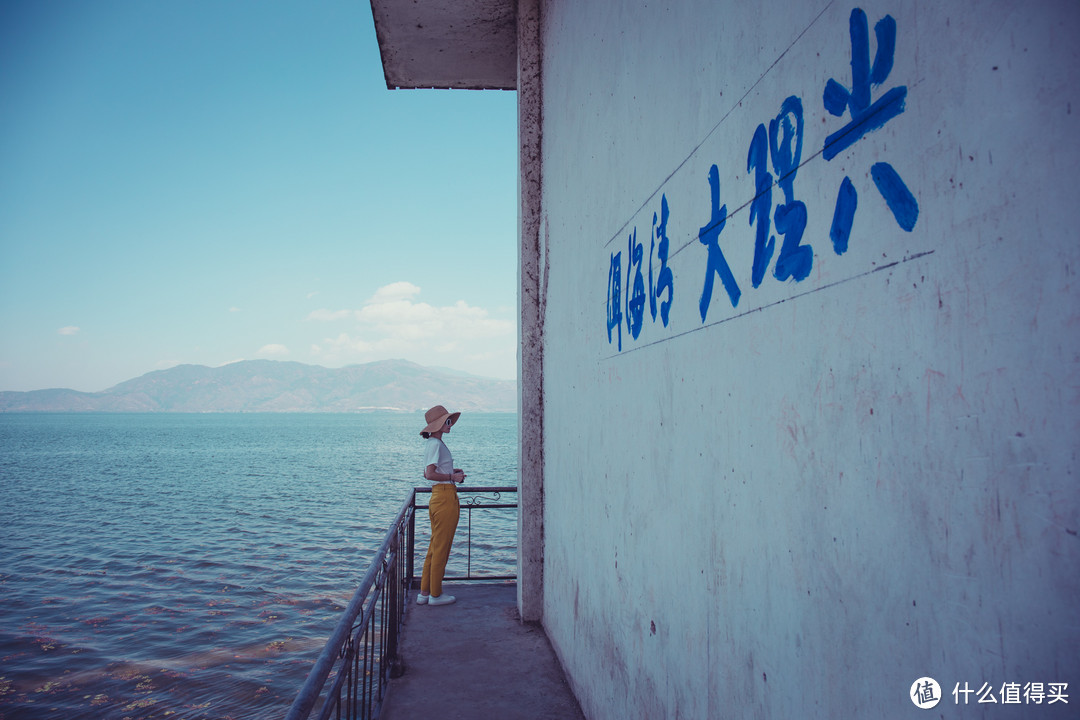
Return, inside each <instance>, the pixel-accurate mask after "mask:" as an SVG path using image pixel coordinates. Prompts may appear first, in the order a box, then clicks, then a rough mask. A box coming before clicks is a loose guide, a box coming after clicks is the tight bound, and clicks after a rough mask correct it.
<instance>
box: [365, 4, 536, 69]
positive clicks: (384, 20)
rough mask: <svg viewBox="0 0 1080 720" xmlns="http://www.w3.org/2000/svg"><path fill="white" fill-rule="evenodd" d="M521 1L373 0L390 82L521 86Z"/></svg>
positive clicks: (380, 49)
mask: <svg viewBox="0 0 1080 720" xmlns="http://www.w3.org/2000/svg"><path fill="white" fill-rule="evenodd" d="M516 7H517V2H516V0H371V15H372V17H373V18H374V19H375V35H376V37H377V38H378V40H379V53H380V54H381V55H382V64H383V74H384V75H385V76H386V87H388V88H390V89H394V88H460V89H467V90H514V89H516V88H517V11H516Z"/></svg>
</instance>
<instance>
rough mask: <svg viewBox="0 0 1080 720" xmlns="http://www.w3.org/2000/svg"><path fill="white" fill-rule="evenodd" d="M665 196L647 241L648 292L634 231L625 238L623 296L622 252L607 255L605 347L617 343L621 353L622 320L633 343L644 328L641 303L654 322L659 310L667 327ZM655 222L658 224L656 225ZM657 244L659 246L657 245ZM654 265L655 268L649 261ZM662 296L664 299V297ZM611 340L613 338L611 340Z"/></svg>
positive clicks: (670, 280)
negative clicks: (606, 342) (646, 305)
mask: <svg viewBox="0 0 1080 720" xmlns="http://www.w3.org/2000/svg"><path fill="white" fill-rule="evenodd" d="M670 216H671V211H670V210H669V208H668V200H667V195H663V196H661V198H660V215H659V218H658V217H657V215H656V213H653V219H652V230H651V231H650V240H649V263H648V265H649V267H648V288H647V289H646V287H645V243H643V242H638V238H637V228H636V227H635V228H634V229H633V230H632V231H631V232H630V234H629V235H628V236H627V240H626V243H627V247H626V258H627V262H626V285H625V287H626V292H625V294H624V293H623V287H624V286H623V267H622V256H623V254H622V251H619V252H617V253H611V254H610V255H609V258H608V281H607V282H608V285H607V338H608V344H609V345H610V344H611V343H612V342H616V343H618V348H619V351H620V352H621V351H622V329H623V320H625V321H626V333H627V335H628V336H629V339H631V340H637V339H638V338H639V337H640V336H641V332H642V330H643V329H644V327H645V302H646V299H647V300H648V303H649V314H650V315H651V316H652V320H653V322H656V314H657V310H658V309H659V312H660V320H661V322H663V324H664V327H667V324H668V321H669V317H670V314H671V304H672V302H673V301H674V298H675V275H674V273H673V272H672V271H671V268H670V267H668V253H669V252H670V246H671V241H670V239H669V238H668V219H669V218H670ZM658 220H659V223H658ZM657 241H659V242H657ZM654 256H655V257H656V260H657V261H658V262H657V263H656V265H658V266H659V267H656V268H655V272H654V262H653V257H654ZM665 295H666V297H665ZM612 336H614V338H613V337H612Z"/></svg>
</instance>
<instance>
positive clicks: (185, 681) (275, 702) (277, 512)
mask: <svg viewBox="0 0 1080 720" xmlns="http://www.w3.org/2000/svg"><path fill="white" fill-rule="evenodd" d="M464 419H465V420H469V421H470V422H471V423H472V424H471V426H466V425H465V424H464V422H463V423H462V425H461V430H460V434H459V435H456V436H455V437H454V439H453V442H452V443H451V447H452V449H453V450H454V454H455V460H457V461H458V464H459V465H461V466H463V467H466V468H469V476H470V482H473V481H475V482H476V483H477V484H486V485H503V484H513V482H514V476H515V475H516V467H517V454H516V438H515V436H516V418H515V417H514V416H511V415H473V416H472V417H466V418H464ZM416 421H417V418H416V417H413V416H411V415H394V414H371V415H96V414H95V415H0V448H2V449H3V452H2V453H0V457H2V464H0V480H2V485H0V488H2V489H0V493H2V495H0V528H2V530H0V717H3V718H4V720H13V719H15V718H95V719H98V718H125V717H131V718H158V717H169V718H227V717H234V718H270V717H280V716H281V715H282V714H283V713H284V711H285V709H287V708H288V706H289V704H290V703H291V702H292V699H293V697H294V695H295V693H296V691H297V690H298V689H299V687H300V685H301V684H302V683H303V680H304V678H305V677H306V676H307V673H308V671H309V670H310V667H311V665H312V664H313V662H314V660H315V658H316V657H317V656H318V653H319V651H320V649H321V648H322V646H323V644H324V642H325V639H326V637H327V635H328V634H329V633H330V631H331V630H332V629H333V627H334V624H335V623H336V620H337V617H338V615H339V614H340V613H341V611H342V610H343V609H344V608H345V606H346V605H347V603H348V601H349V599H350V598H351V595H352V593H353V591H354V589H355V587H356V585H357V584H358V583H359V581H360V579H361V578H362V577H363V574H364V572H365V571H366V569H367V563H368V562H369V560H370V558H371V556H372V555H373V554H374V550H375V549H376V547H377V545H378V543H379V542H381V540H382V537H383V535H384V533H385V531H386V527H387V524H388V523H389V522H390V521H391V520H392V519H393V517H394V515H395V514H396V512H397V510H398V509H399V508H400V506H401V502H402V501H403V500H404V498H405V496H406V493H407V489H408V487H409V486H411V485H412V483H413V482H414V480H412V479H410V478H416V481H418V480H419V474H420V473H419V467H418V466H419V464H420V462H421V461H420V456H421V452H422V445H421V441H420V440H419V439H418V437H419V436H418V435H417V428H415V427H413V426H414V425H416ZM467 429H468V432H467ZM358 468H363V473H365V474H361V473H360V472H359V471H358ZM373 468H377V471H376V472H377V474H374V475H373V474H366V473H371V472H372V469H373ZM478 515H479V513H476V512H474V519H473V540H474V548H473V560H472V562H473V568H474V571H475V570H476V569H477V567H478V562H479V563H480V564H481V567H482V563H483V562H485V561H484V560H479V561H478V559H477V555H488V554H489V551H490V555H491V558H492V559H491V562H494V563H504V564H505V563H509V566H510V567H512V563H513V557H514V550H513V543H514V537H515V535H516V532H515V529H514V528H515V526H514V521H513V519H512V517H510V518H509V519H507V518H503V519H502V520H500V521H496V522H495V523H494V524H491V526H490V527H489V528H487V529H484V530H481V528H480V525H479V521H478V519H477V516H478ZM507 515H510V514H507ZM463 518H464V513H463ZM463 522H464V521H463ZM485 522H487V521H485ZM422 525H423V523H418V524H417V529H418V530H420V531H421V532H420V533H418V534H419V535H421V536H422V533H423V531H422ZM463 532H464V524H463V525H462V527H461V529H459V538H462V537H463V535H462V533H463ZM480 532H487V533H495V534H496V536H497V537H496V539H494V540H493V539H492V538H487V539H484V540H483V541H482V542H478V534H479V533H480ZM499 534H501V537H498V535H499ZM454 562H459V563H464V559H463V557H461V556H460V553H459V552H458V550H457V549H455V555H454V556H452V559H451V563H452V564H453V563H454ZM450 570H453V568H452V567H451V568H450ZM496 571H498V572H506V571H507V568H506V567H501V566H500V567H498V568H497V570H496Z"/></svg>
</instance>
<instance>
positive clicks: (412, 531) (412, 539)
mask: <svg viewBox="0 0 1080 720" xmlns="http://www.w3.org/2000/svg"><path fill="white" fill-rule="evenodd" d="M411 492H412V512H410V513H409V553H408V559H407V560H406V561H405V562H406V570H405V574H406V578H407V579H408V584H407V586H406V587H408V588H409V590H412V587H413V580H414V578H415V574H414V573H415V568H414V567H413V556H414V555H415V554H416V491H415V490H413V491H411Z"/></svg>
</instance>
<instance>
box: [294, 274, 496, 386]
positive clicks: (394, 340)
mask: <svg viewBox="0 0 1080 720" xmlns="http://www.w3.org/2000/svg"><path fill="white" fill-rule="evenodd" d="M420 292H421V290H420V288H419V287H417V286H416V285H413V284H412V283H409V282H396V283H392V284H390V285H385V286H383V287H381V288H379V289H378V290H376V291H375V294H374V295H372V296H371V298H370V299H369V300H368V301H367V302H366V303H364V306H363V307H362V308H360V309H359V310H336V311H330V310H318V311H316V312H313V313H311V314H310V315H309V316H308V319H309V320H325V321H329V320H339V321H340V320H344V319H346V318H352V319H353V320H354V321H355V323H356V324H355V327H354V328H353V329H352V330H351V331H347V332H341V333H339V334H338V335H337V337H328V338H325V339H324V340H323V341H322V343H320V344H318V345H313V346H312V348H311V354H312V356H317V357H319V358H320V360H323V361H326V362H367V361H370V360H378V359H385V358H391V357H400V358H406V359H410V360H413V361H415V362H420V363H426V364H438V365H446V366H448V367H458V368H460V369H462V370H469V371H472V372H476V373H477V374H492V375H497V376H509V377H512V376H513V374H514V372H515V369H516V366H515V358H516V325H515V324H514V321H513V320H512V319H503V318H499V317H492V316H491V314H490V313H489V312H488V311H487V310H485V309H484V308H480V307H474V306H471V305H469V304H468V303H467V302H465V301H464V300H457V301H456V302H453V303H452V304H447V305H432V304H429V303H426V302H418V301H417V296H418V295H420ZM503 314H504V315H509V316H510V318H512V317H513V315H512V313H511V312H506V313H503ZM504 366H505V367H504Z"/></svg>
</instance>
